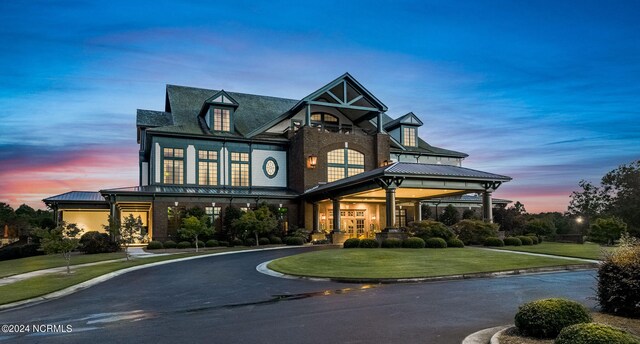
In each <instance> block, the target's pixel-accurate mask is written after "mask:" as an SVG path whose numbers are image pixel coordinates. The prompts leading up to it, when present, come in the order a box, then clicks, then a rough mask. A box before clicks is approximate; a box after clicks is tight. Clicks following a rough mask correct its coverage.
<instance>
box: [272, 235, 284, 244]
mask: <svg viewBox="0 0 640 344" xmlns="http://www.w3.org/2000/svg"><path fill="white" fill-rule="evenodd" d="M269 243H270V244H272V245H282V239H280V237H277V236H272V237H269Z"/></svg>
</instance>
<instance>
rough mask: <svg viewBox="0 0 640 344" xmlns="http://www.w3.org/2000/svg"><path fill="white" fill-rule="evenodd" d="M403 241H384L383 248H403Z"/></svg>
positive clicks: (394, 239) (391, 239) (390, 239)
mask: <svg viewBox="0 0 640 344" xmlns="http://www.w3.org/2000/svg"><path fill="white" fill-rule="evenodd" d="M401 247H402V240H400V239H396V238H389V239H384V240H382V248H401Z"/></svg>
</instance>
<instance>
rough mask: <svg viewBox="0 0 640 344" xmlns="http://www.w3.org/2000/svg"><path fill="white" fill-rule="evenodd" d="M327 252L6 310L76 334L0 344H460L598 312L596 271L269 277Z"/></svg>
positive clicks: (183, 269) (210, 267) (216, 263)
mask: <svg viewBox="0 0 640 344" xmlns="http://www.w3.org/2000/svg"><path fill="white" fill-rule="evenodd" d="M315 249H322V248H317V247H316V248H300V249H288V250H275V251H262V252H251V253H240V254H233V255H225V256H219V257H215V256H214V257H209V258H202V259H195V260H190V261H185V262H179V263H173V264H167V265H162V266H157V267H152V268H148V269H143V270H139V271H135V272H132V273H128V274H125V275H122V276H119V277H116V278H114V279H111V280H109V281H107V282H105V283H102V284H99V285H97V286H94V287H91V288H89V289H86V290H83V291H81V292H78V293H76V294H73V295H71V296H67V297H64V298H61V299H57V300H53V301H49V302H45V303H41V304H37V305H33V306H30V307H26V308H23V309H17V310H9V311H5V312H0V324H39V325H41V324H59V325H71V326H72V328H73V330H72V332H71V333H45V334H42V333H41V334H34V333H31V334H22V335H18V336H10V335H7V334H2V333H0V342H14V341H15V340H16V339H18V340H19V341H20V342H26V343H31V342H34V343H35V342H47V343H80V342H82V343H88V342H91V343H114V342H120V343H135V342H139V343H179V342H194V343H205V342H206V343H323V344H324V343H460V342H461V340H462V339H463V338H464V337H465V336H466V335H468V334H469V333H471V332H474V331H477V330H480V329H483V328H487V327H492V326H497V325H502V324H508V323H511V322H512V321H513V320H512V319H513V315H514V314H515V312H516V310H517V307H518V305H520V304H521V303H523V302H526V301H529V300H533V299H538V298H542V297H552V296H559V297H568V298H571V299H574V300H577V301H580V302H582V303H585V304H587V305H590V306H593V300H592V298H591V297H592V296H593V287H594V284H595V280H594V278H593V275H594V272H593V271H582V272H569V273H554V274H539V275H529V276H517V277H503V278H493V279H476V280H463V281H449V282H432V283H417V284H394V285H391V284H389V285H364V284H342V283H335V282H312V281H307V280H288V279H280V278H274V277H271V276H267V275H263V274H261V273H259V272H257V271H256V270H255V267H256V266H257V265H258V264H259V263H261V262H264V261H267V260H271V259H275V258H278V257H282V256H286V255H291V254H296V253H300V252H304V251H309V250H315Z"/></svg>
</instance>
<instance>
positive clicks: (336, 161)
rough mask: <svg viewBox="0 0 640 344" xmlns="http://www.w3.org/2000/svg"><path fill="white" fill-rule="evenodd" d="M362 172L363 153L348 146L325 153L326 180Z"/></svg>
mask: <svg viewBox="0 0 640 344" xmlns="http://www.w3.org/2000/svg"><path fill="white" fill-rule="evenodd" d="M362 172H364V154H362V153H360V152H358V151H356V150H353V149H349V148H340V149H336V150H332V151H330V152H329V153H327V182H333V181H336V180H339V179H342V178H346V177H351V176H353V175H356V174H358V173H362Z"/></svg>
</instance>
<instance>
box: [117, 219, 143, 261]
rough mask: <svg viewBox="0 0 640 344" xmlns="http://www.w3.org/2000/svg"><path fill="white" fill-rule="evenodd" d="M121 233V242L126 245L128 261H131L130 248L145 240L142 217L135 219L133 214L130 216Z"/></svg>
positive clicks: (121, 228) (123, 224)
mask: <svg viewBox="0 0 640 344" xmlns="http://www.w3.org/2000/svg"><path fill="white" fill-rule="evenodd" d="M119 232H120V233H119V234H120V240H119V241H120V242H121V243H122V244H124V250H125V253H126V254H127V260H129V258H130V256H129V247H130V246H131V245H133V244H135V243H136V242H138V241H140V240H142V239H143V238H144V236H143V235H142V219H141V218H140V216H138V217H133V214H129V216H127V217H125V219H124V221H123V222H122V226H121V227H120V231H119Z"/></svg>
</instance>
